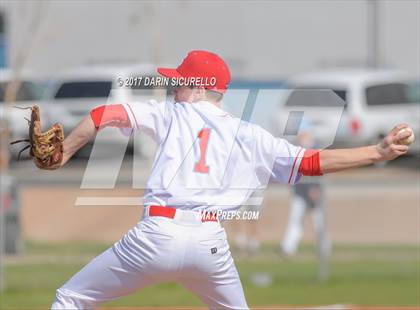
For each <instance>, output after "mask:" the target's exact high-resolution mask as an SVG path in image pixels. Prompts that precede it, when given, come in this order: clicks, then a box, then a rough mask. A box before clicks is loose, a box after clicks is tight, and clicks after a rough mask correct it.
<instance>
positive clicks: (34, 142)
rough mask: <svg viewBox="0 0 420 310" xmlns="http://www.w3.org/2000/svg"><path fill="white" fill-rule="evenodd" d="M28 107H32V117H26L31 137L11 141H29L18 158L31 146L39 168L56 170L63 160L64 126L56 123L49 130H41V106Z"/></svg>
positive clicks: (30, 153) (30, 148)
mask: <svg viewBox="0 0 420 310" xmlns="http://www.w3.org/2000/svg"><path fill="white" fill-rule="evenodd" d="M26 109H31V119H30V120H29V119H27V118H25V119H26V120H27V121H28V125H29V138H28V139H22V140H16V141H13V142H11V143H10V144H15V143H20V142H28V143H29V145H28V146H26V147H24V148H23V149H22V150H20V152H19V154H18V160H19V159H20V155H21V154H22V152H23V151H24V150H26V149H28V148H29V155H30V156H31V157H32V158H33V160H34V162H35V165H36V166H37V167H38V168H39V169H44V170H55V169H57V168H59V167H60V166H61V162H62V160H63V141H64V130H63V126H62V125H61V124H58V123H56V124H54V125H53V126H52V127H51V128H50V129H48V130H47V131H45V132H41V118H40V115H39V107H38V106H37V105H34V106H32V107H29V108H26Z"/></svg>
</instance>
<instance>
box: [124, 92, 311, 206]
mask: <svg viewBox="0 0 420 310" xmlns="http://www.w3.org/2000/svg"><path fill="white" fill-rule="evenodd" d="M124 107H125V109H126V111H127V113H128V115H129V118H130V121H131V125H132V127H133V128H134V130H141V131H144V132H145V133H147V134H148V135H150V136H151V137H152V138H153V139H154V140H155V141H156V143H157V144H158V145H159V147H158V150H157V153H156V156H155V159H154V163H153V168H152V172H151V175H150V178H149V179H148V182H147V190H146V192H145V199H144V204H145V205H163V206H174V207H176V208H180V209H190V210H208V211H215V210H229V209H236V208H238V207H239V206H240V205H241V204H242V203H243V202H245V201H246V200H247V199H248V198H249V196H250V195H251V194H252V192H253V191H254V190H255V189H257V188H265V187H266V185H267V183H268V181H269V179H275V180H277V181H279V182H283V183H292V184H293V183H295V182H297V180H298V179H299V178H300V173H299V172H298V168H299V165H300V161H301V158H302V156H303V153H304V149H302V148H301V147H297V146H294V145H292V144H290V143H288V142H287V141H286V140H283V139H279V138H274V137H273V136H272V135H271V134H270V133H268V132H267V131H265V130H264V129H262V128H261V127H259V126H257V125H254V124H251V123H248V122H245V121H242V120H241V119H239V118H236V117H233V116H231V115H230V114H229V113H227V112H225V111H223V110H222V109H220V108H218V107H217V106H215V105H213V104H211V103H210V102H207V101H201V102H196V103H186V102H177V103H173V102H157V101H154V100H151V101H149V102H134V103H128V104H124Z"/></svg>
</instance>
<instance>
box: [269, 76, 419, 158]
mask: <svg viewBox="0 0 420 310" xmlns="http://www.w3.org/2000/svg"><path fill="white" fill-rule="evenodd" d="M418 86H419V85H418V84H417V83H415V82H414V81H413V80H412V79H411V78H410V77H409V76H408V75H407V74H405V73H403V72H399V71H393V70H368V69H352V70H350V69H343V70H330V71H321V72H314V73H308V74H303V75H299V76H295V77H293V78H291V79H289V80H288V81H287V88H288V91H286V92H285V93H284V95H283V96H282V98H281V100H280V104H279V107H278V109H277V112H276V113H275V115H274V118H273V130H274V131H275V133H276V134H278V135H285V130H286V135H287V133H288V132H287V130H289V129H290V128H287V127H290V126H288V125H291V126H292V127H293V124H290V123H291V122H292V121H293V117H294V118H295V119H296V121H297V122H298V123H299V122H300V121H302V119H301V118H302V117H301V116H302V115H304V117H303V121H305V122H307V123H311V126H312V128H313V132H314V134H316V135H317V138H318V140H319V141H320V145H321V147H326V146H329V145H331V144H332V143H334V145H335V146H336V147H337V146H357V145H364V144H371V143H377V142H378V141H379V140H380V139H381V138H382V137H384V136H385V135H386V134H387V133H388V131H389V130H390V129H391V127H392V126H393V125H395V124H397V123H407V124H409V125H410V126H411V127H412V128H413V130H414V133H415V134H416V136H417V137H419V124H420V103H419V102H418V98H417V97H416V96H418V89H416V87H418ZM416 94H417V95H416ZM299 113H300V114H299ZM288 121H289V124H287V122H288ZM290 133H291V134H294V132H293V130H292V132H290ZM419 150H420V144H419V139H416V142H415V143H414V145H413V147H412V148H411V151H412V152H416V153H418V152H419Z"/></svg>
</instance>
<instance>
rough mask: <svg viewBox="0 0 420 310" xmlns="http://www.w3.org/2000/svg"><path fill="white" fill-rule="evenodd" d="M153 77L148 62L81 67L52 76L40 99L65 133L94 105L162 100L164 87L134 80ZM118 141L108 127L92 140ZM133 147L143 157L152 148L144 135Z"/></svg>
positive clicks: (146, 155)
mask: <svg viewBox="0 0 420 310" xmlns="http://www.w3.org/2000/svg"><path fill="white" fill-rule="evenodd" d="M155 76H157V74H156V66H155V65H151V64H129V65H124V66H122V65H88V66H83V67H79V68H75V69H71V70H68V71H65V72H63V73H61V74H59V75H56V76H54V77H53V78H52V79H51V81H50V83H49V85H48V87H47V91H46V95H45V97H44V99H45V101H46V102H48V103H49V104H50V106H51V109H50V114H51V118H53V119H54V120H55V121H59V122H61V123H62V124H63V125H64V128H65V131H66V132H67V133H68V132H69V131H70V130H71V129H73V128H74V127H75V126H76V125H77V124H78V123H79V122H80V121H81V119H82V118H83V117H84V116H86V115H88V113H89V111H90V110H91V109H92V108H94V107H96V106H98V105H103V104H107V103H123V102H130V101H131V102H132V101H144V100H149V99H152V98H154V99H158V100H159V99H162V100H163V99H164V98H165V96H166V89H163V88H159V87H154V86H149V85H145V84H144V83H140V82H138V80H136V78H138V77H143V78H144V77H149V78H150V77H155ZM122 140H123V139H122V136H121V134H120V133H119V131H117V130H115V131H113V130H110V131H109V132H108V133H107V135H106V137H104V138H102V139H97V140H95V143H98V142H99V143H101V144H102V143H106V144H108V143H111V144H118V143H120V142H122ZM122 143H125V142H122ZM134 146H135V147H136V150H137V151H139V152H140V153H141V154H142V155H144V156H145V157H150V156H151V155H152V153H153V151H154V149H155V146H154V144H153V143H152V142H151V141H150V140H149V139H148V138H147V137H144V135H143V137H141V138H140V143H136V144H135V145H134Z"/></svg>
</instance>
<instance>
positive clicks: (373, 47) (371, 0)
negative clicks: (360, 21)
mask: <svg viewBox="0 0 420 310" xmlns="http://www.w3.org/2000/svg"><path fill="white" fill-rule="evenodd" d="M366 17H367V20H366V33H367V36H366V39H367V42H366V43H367V61H366V64H367V66H368V67H370V68H378V67H379V66H380V65H381V61H380V60H381V59H380V52H379V22H380V21H379V0H367V14H366Z"/></svg>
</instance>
